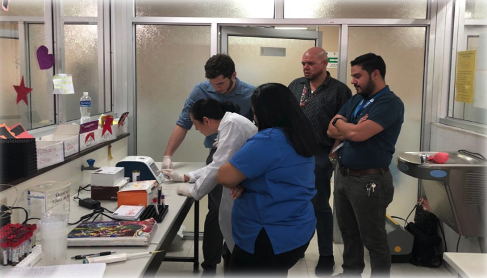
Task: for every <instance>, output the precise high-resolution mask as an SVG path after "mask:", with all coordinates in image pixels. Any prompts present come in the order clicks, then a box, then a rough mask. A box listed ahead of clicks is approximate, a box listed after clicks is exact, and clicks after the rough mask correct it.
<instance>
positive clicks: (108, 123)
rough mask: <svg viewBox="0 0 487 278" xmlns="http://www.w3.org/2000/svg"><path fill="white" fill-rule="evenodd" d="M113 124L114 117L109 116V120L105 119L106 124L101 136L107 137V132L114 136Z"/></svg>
mask: <svg viewBox="0 0 487 278" xmlns="http://www.w3.org/2000/svg"><path fill="white" fill-rule="evenodd" d="M112 123H113V116H110V115H107V118H106V119H105V124H104V125H103V130H102V131H101V136H103V135H105V132H107V131H108V132H109V133H110V134H113V133H112Z"/></svg>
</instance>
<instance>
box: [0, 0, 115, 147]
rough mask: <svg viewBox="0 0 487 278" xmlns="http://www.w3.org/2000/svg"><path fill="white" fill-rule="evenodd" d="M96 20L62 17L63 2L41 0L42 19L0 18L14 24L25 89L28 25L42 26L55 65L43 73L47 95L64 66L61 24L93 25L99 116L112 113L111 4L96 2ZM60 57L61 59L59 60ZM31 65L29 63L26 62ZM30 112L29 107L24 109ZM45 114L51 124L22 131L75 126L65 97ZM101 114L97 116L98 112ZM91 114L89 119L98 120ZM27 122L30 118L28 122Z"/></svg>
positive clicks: (50, 130) (56, 99) (34, 132)
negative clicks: (16, 25)
mask: <svg viewBox="0 0 487 278" xmlns="http://www.w3.org/2000/svg"><path fill="white" fill-rule="evenodd" d="M97 3H98V7H97V8H98V16H97V17H62V9H63V1H55V0H45V1H44V16H43V17H41V16H2V18H1V19H0V22H17V23H18V26H19V27H18V36H19V60H20V61H19V62H20V64H21V67H20V74H21V76H24V79H25V82H26V86H29V83H30V81H29V80H30V71H29V68H30V66H32V65H30V64H29V63H28V62H29V61H28V60H29V59H28V56H27V55H28V40H29V37H28V32H27V30H28V25H29V24H43V25H44V30H45V39H44V45H46V46H47V47H48V48H49V49H52V52H53V54H54V57H55V59H56V63H55V65H54V67H53V68H52V69H49V70H46V71H45V72H46V75H47V78H46V82H47V83H46V86H47V92H48V93H49V92H52V91H53V89H54V88H53V87H54V86H53V83H52V80H53V76H54V75H55V74H60V73H65V65H64V60H65V59H64V24H70V25H75V24H76V25H84V24H86V25H90V24H91V25H93V24H96V25H97V33H98V39H97V41H98V55H97V57H98V80H99V82H98V90H99V92H102V93H101V94H99V98H100V101H102V103H103V105H102V106H101V107H102V110H103V112H102V113H112V112H114V102H115V101H114V100H115V96H114V94H113V90H112V81H111V78H112V57H111V24H112V21H111V1H105V0H98V1H97ZM59 57H61V58H59ZM30 63H31V64H32V63H33V62H32V61H31V62H30ZM28 109H31V108H28ZM48 109H49V112H48V113H49V114H51V115H54V117H53V118H54V122H53V123H52V124H50V125H46V126H43V127H39V128H26V129H27V130H28V131H29V133H30V134H32V135H33V136H34V137H39V136H44V135H47V134H50V133H53V132H54V130H55V129H56V126H57V125H58V124H63V123H75V122H78V121H79V119H78V120H71V121H68V120H67V119H66V118H67V115H66V109H67V108H66V97H65V96H63V95H55V96H54V101H53V103H52V106H50V107H49V108H48ZM100 114H101V113H100ZM100 114H97V115H92V119H93V120H94V119H96V118H98V116H99V115H100ZM29 120H30V119H29Z"/></svg>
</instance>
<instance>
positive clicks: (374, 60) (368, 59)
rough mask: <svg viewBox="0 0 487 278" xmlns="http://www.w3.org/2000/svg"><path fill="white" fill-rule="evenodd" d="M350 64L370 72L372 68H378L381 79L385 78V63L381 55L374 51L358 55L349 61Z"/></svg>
mask: <svg viewBox="0 0 487 278" xmlns="http://www.w3.org/2000/svg"><path fill="white" fill-rule="evenodd" d="M350 65H351V66H352V67H353V66H357V65H358V66H361V67H362V69H363V70H365V71H366V72H368V73H369V74H371V73H372V72H373V71H374V70H379V72H380V75H381V76H382V79H385V78H386V63H385V62H384V59H382V57H381V56H379V55H375V54H374V53H367V54H364V55H362V56H358V57H357V58H355V60H353V61H351V62H350Z"/></svg>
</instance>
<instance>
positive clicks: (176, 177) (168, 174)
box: [161, 169, 184, 181]
mask: <svg viewBox="0 0 487 278" xmlns="http://www.w3.org/2000/svg"><path fill="white" fill-rule="evenodd" d="M161 172H162V173H163V174H164V177H165V178H166V179H170V180H172V181H184V175H180V174H178V172H176V171H174V170H173V169H163V170H161Z"/></svg>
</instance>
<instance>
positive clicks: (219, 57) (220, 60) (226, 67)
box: [205, 54, 235, 79]
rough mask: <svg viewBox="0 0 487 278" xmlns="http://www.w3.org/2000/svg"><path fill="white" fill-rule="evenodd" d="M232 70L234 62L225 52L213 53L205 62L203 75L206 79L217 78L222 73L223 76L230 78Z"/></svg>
mask: <svg viewBox="0 0 487 278" xmlns="http://www.w3.org/2000/svg"><path fill="white" fill-rule="evenodd" d="M234 72H235V63H234V62H233V60H232V58H230V56H228V55H226V54H216V55H213V56H211V58H210V59H208V61H207V62H206V64H205V77H206V78H208V79H213V78H217V77H218V76H220V75H223V78H231V77H232V75H233V73H234Z"/></svg>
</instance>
